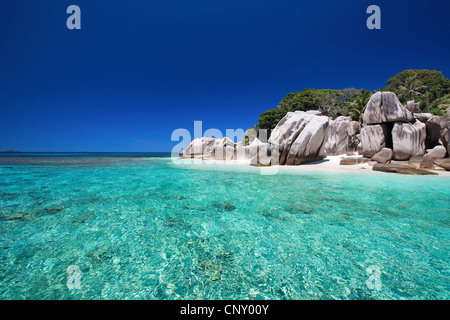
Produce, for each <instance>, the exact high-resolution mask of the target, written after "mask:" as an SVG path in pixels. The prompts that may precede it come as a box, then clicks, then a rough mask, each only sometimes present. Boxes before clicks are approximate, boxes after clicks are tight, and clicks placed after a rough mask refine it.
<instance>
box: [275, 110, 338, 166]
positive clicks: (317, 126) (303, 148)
mask: <svg viewBox="0 0 450 320" xmlns="http://www.w3.org/2000/svg"><path fill="white" fill-rule="evenodd" d="M308 116H311V115H308ZM328 123H329V118H328V117H324V116H312V118H311V119H310V121H309V122H308V123H307V124H306V125H305V126H304V127H303V130H301V132H300V134H299V135H298V137H297V138H296V139H295V141H294V142H293V143H292V145H291V147H290V149H289V153H288V154H287V157H286V163H285V164H286V165H299V164H302V163H308V162H314V161H319V160H322V159H323V158H325V157H326V156H327V155H326V152H325V143H326V131H327V128H328ZM280 164H281V163H280Z"/></svg>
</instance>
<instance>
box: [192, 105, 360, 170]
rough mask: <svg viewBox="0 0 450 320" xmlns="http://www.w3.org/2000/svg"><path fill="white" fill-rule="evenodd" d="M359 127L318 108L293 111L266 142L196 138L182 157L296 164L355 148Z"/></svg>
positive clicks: (355, 122) (266, 164) (349, 120)
mask: <svg viewBox="0 0 450 320" xmlns="http://www.w3.org/2000/svg"><path fill="white" fill-rule="evenodd" d="M360 130H361V126H360V125H359V123H358V122H357V121H352V119H351V117H338V118H336V119H335V120H332V119H330V118H329V117H326V116H323V115H322V113H321V112H320V111H306V112H304V111H295V112H289V113H288V114H287V115H286V116H285V117H284V118H283V119H282V120H281V121H280V122H279V123H278V125H277V126H276V127H275V129H274V130H272V134H271V136H270V139H269V140H268V141H267V142H262V141H260V140H259V139H258V138H255V139H254V140H253V142H252V143H251V144H250V145H248V146H242V145H241V144H239V143H234V142H233V141H232V140H231V139H229V138H223V139H214V138H199V139H195V140H194V141H192V142H191V144H190V145H189V147H188V148H187V149H186V150H185V151H184V153H183V158H200V159H204V160H209V159H215V160H251V161H250V163H251V164H252V165H257V166H270V165H299V164H303V163H309V162H315V161H320V160H322V159H324V158H326V157H327V155H338V154H344V153H349V152H355V151H356V150H357V147H358V144H359V138H358V136H359V132H360Z"/></svg>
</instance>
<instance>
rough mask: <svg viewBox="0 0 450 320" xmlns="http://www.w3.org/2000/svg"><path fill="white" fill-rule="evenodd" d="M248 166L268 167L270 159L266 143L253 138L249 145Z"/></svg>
mask: <svg viewBox="0 0 450 320" xmlns="http://www.w3.org/2000/svg"><path fill="white" fill-rule="evenodd" d="M249 157H250V164H251V165H253V166H269V165H270V164H271V159H270V155H269V151H268V143H264V142H261V140H259V139H258V138H255V140H253V142H252V143H251V144H250V145H249Z"/></svg>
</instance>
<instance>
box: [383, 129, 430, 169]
mask: <svg viewBox="0 0 450 320" xmlns="http://www.w3.org/2000/svg"><path fill="white" fill-rule="evenodd" d="M426 134H427V131H426V125H425V124H424V123H422V122H420V121H417V122H416V123H414V124H410V123H402V122H396V123H395V124H394V128H393V129H392V142H393V151H394V159H395V160H409V159H411V158H412V157H414V156H422V155H424V154H425V138H426Z"/></svg>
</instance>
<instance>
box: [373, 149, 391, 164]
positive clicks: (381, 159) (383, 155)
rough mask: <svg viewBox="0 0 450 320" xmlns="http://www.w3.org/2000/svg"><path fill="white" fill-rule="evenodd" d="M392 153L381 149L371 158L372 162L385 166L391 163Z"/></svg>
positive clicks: (389, 150)
mask: <svg viewBox="0 0 450 320" xmlns="http://www.w3.org/2000/svg"><path fill="white" fill-rule="evenodd" d="M392 156H393V152H392V150H391V149H389V148H383V149H382V150H381V151H380V152H378V153H377V154H376V155H374V156H373V157H372V161H376V162H378V163H381V164H386V163H389V162H391V160H392Z"/></svg>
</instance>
